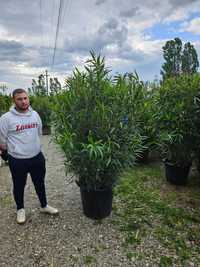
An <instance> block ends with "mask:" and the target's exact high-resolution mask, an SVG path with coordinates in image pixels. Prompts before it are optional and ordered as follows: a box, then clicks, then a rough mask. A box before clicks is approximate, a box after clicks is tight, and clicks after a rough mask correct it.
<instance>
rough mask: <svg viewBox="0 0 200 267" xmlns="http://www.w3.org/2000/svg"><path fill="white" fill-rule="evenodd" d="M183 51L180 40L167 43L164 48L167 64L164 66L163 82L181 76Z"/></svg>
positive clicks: (162, 72)
mask: <svg viewBox="0 0 200 267" xmlns="http://www.w3.org/2000/svg"><path fill="white" fill-rule="evenodd" d="M181 50H182V41H181V40H180V39H179V38H175V39H174V40H170V41H167V42H166V44H165V46H163V57H164V59H165V63H164V64H163V65H162V70H161V75H162V76H163V80H164V79H166V78H169V77H173V76H178V75H179V74H180V72H181Z"/></svg>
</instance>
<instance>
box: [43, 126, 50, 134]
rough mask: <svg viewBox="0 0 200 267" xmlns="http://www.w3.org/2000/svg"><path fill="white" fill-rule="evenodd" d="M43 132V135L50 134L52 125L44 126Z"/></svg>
mask: <svg viewBox="0 0 200 267" xmlns="http://www.w3.org/2000/svg"><path fill="white" fill-rule="evenodd" d="M42 134H43V135H50V134H51V127H50V126H43V127H42Z"/></svg>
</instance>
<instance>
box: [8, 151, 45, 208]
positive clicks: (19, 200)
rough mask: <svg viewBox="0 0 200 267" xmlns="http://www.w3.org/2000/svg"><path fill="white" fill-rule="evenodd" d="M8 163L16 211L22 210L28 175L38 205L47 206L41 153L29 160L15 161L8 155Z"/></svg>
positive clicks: (43, 162)
mask: <svg viewBox="0 0 200 267" xmlns="http://www.w3.org/2000/svg"><path fill="white" fill-rule="evenodd" d="M8 163H9V168H10V171H11V175H12V180H13V195H14V199H15V202H16V206H17V209H18V210H19V209H22V208H24V188H25V185H26V180H27V175H28V173H30V175H31V179H32V182H33V184H34V187H35V191H36V193H37V195H38V198H39V201H40V205H41V207H45V206H46V205H47V200H46V192H45V182H44V180H45V173H46V167H45V158H44V156H43V154H42V152H40V153H39V154H38V155H37V156H35V157H33V158H30V159H16V158H14V157H12V156H11V155H9V156H8Z"/></svg>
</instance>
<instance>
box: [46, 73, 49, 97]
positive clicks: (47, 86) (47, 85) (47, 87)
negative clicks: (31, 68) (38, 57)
mask: <svg viewBox="0 0 200 267" xmlns="http://www.w3.org/2000/svg"><path fill="white" fill-rule="evenodd" d="M48 76H49V74H48V71H47V70H45V77H46V90H47V95H49V83H48Z"/></svg>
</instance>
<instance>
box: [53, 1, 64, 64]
mask: <svg viewBox="0 0 200 267" xmlns="http://www.w3.org/2000/svg"><path fill="white" fill-rule="evenodd" d="M62 6H63V0H60V4H59V12H58V21H57V27H56V37H55V45H54V51H53V60H52V65H51V68H53V66H54V61H55V54H56V49H57V41H58V34H59V27H60V19H61V12H62Z"/></svg>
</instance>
